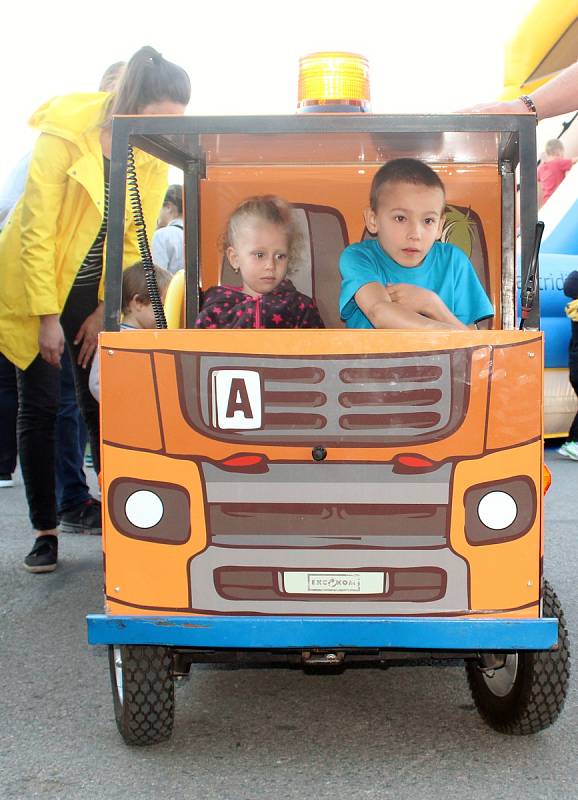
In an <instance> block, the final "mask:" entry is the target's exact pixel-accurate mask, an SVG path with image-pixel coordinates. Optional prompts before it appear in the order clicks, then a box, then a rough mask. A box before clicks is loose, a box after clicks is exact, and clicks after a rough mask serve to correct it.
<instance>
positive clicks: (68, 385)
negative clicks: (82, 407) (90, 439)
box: [56, 349, 90, 515]
mask: <svg viewBox="0 0 578 800" xmlns="http://www.w3.org/2000/svg"><path fill="white" fill-rule="evenodd" d="M60 364H61V367H62V370H61V374H60V387H61V392H60V408H59V409H58V415H57V417H56V508H57V511H58V514H59V515H60V514H62V512H63V511H68V510H69V509H72V508H75V507H76V506H80V505H83V504H84V503H86V502H87V501H88V500H90V491H89V489H88V486H87V483H86V475H85V474H84V450H85V447H86V427H85V425H84V420H83V419H82V417H81V415H80V411H79V408H78V403H77V402H76V388H75V385H74V374H73V369H72V361H71V358H70V355H69V352H68V349H65V351H64V353H63V354H62V359H61V361H60Z"/></svg>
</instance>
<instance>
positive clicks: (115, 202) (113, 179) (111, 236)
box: [104, 119, 130, 331]
mask: <svg viewBox="0 0 578 800" xmlns="http://www.w3.org/2000/svg"><path fill="white" fill-rule="evenodd" d="M129 131H130V124H129V121H127V120H126V119H115V120H113V123H112V152H111V158H110V178H109V201H108V224H107V231H106V280H105V287H104V329H105V330H106V331H117V330H119V328H120V312H121V304H122V303H121V296H122V260H123V250H124V212H125V204H126V165H127V156H128V142H129Z"/></svg>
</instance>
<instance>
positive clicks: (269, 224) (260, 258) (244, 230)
mask: <svg viewBox="0 0 578 800" xmlns="http://www.w3.org/2000/svg"><path fill="white" fill-rule="evenodd" d="M295 241H296V230H295V225H294V223H293V219H292V217H291V209H290V207H289V205H288V204H287V203H286V202H285V201H284V200H281V198H280V197H275V196H273V195H263V196H259V197H250V198H249V199H248V200H245V201H244V202H243V203H241V205H240V206H239V207H238V208H237V209H235V211H234V212H233V213H232V214H231V216H230V217H229V221H228V223H227V229H226V233H225V244H224V248H225V253H226V256H227V258H228V259H229V263H230V264H231V267H232V268H233V270H235V272H239V273H240V275H241V279H242V281H243V286H242V289H238V288H236V287H233V286H226V285H223V286H213V287H212V288H211V289H208V290H207V292H206V293H205V296H204V300H203V303H202V307H201V311H200V313H199V316H198V317H197V320H196V322H195V327H196V328H324V327H325V325H324V324H323V320H322V319H321V316H320V315H319V311H318V309H317V306H316V305H315V301H314V300H312V299H311V298H310V297H307V295H304V294H301V292H298V291H297V289H296V288H295V287H294V286H293V284H292V283H291V281H290V280H289V279H288V278H286V277H285V276H286V274H287V268H288V266H289V265H290V262H291V256H292V253H293V250H294V247H295Z"/></svg>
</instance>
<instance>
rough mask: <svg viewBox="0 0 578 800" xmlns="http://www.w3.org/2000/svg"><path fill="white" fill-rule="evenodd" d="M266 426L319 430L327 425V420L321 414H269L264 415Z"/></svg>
mask: <svg viewBox="0 0 578 800" xmlns="http://www.w3.org/2000/svg"><path fill="white" fill-rule="evenodd" d="M263 424H264V427H265V428H267V429H268V430H275V429H276V428H279V429H289V430H308V431H318V430H320V429H321V428H324V427H325V426H326V425H327V420H326V419H325V417H322V416H321V415H320V414H299V413H295V414H291V413H290V412H287V413H285V414H267V413H265V414H264V415H263Z"/></svg>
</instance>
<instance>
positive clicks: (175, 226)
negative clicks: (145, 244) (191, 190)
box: [151, 183, 185, 274]
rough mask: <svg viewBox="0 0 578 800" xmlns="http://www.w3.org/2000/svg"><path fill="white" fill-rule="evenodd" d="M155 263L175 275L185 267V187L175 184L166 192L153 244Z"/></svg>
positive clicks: (152, 250)
mask: <svg viewBox="0 0 578 800" xmlns="http://www.w3.org/2000/svg"><path fill="white" fill-rule="evenodd" d="M151 252H152V256H153V261H154V263H155V264H158V265H159V267H164V268H165V269H168V271H169V272H172V273H173V274H174V273H175V272H176V271H177V270H179V269H183V267H184V266H185V242H184V234H183V187H182V186H179V184H178V183H174V184H172V185H171V186H169V188H168V189H167V191H166V194H165V199H164V200H163V207H162V208H161V213H160V214H159V219H158V228H157V230H156V231H155V232H154V233H153V238H152V242H151Z"/></svg>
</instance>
